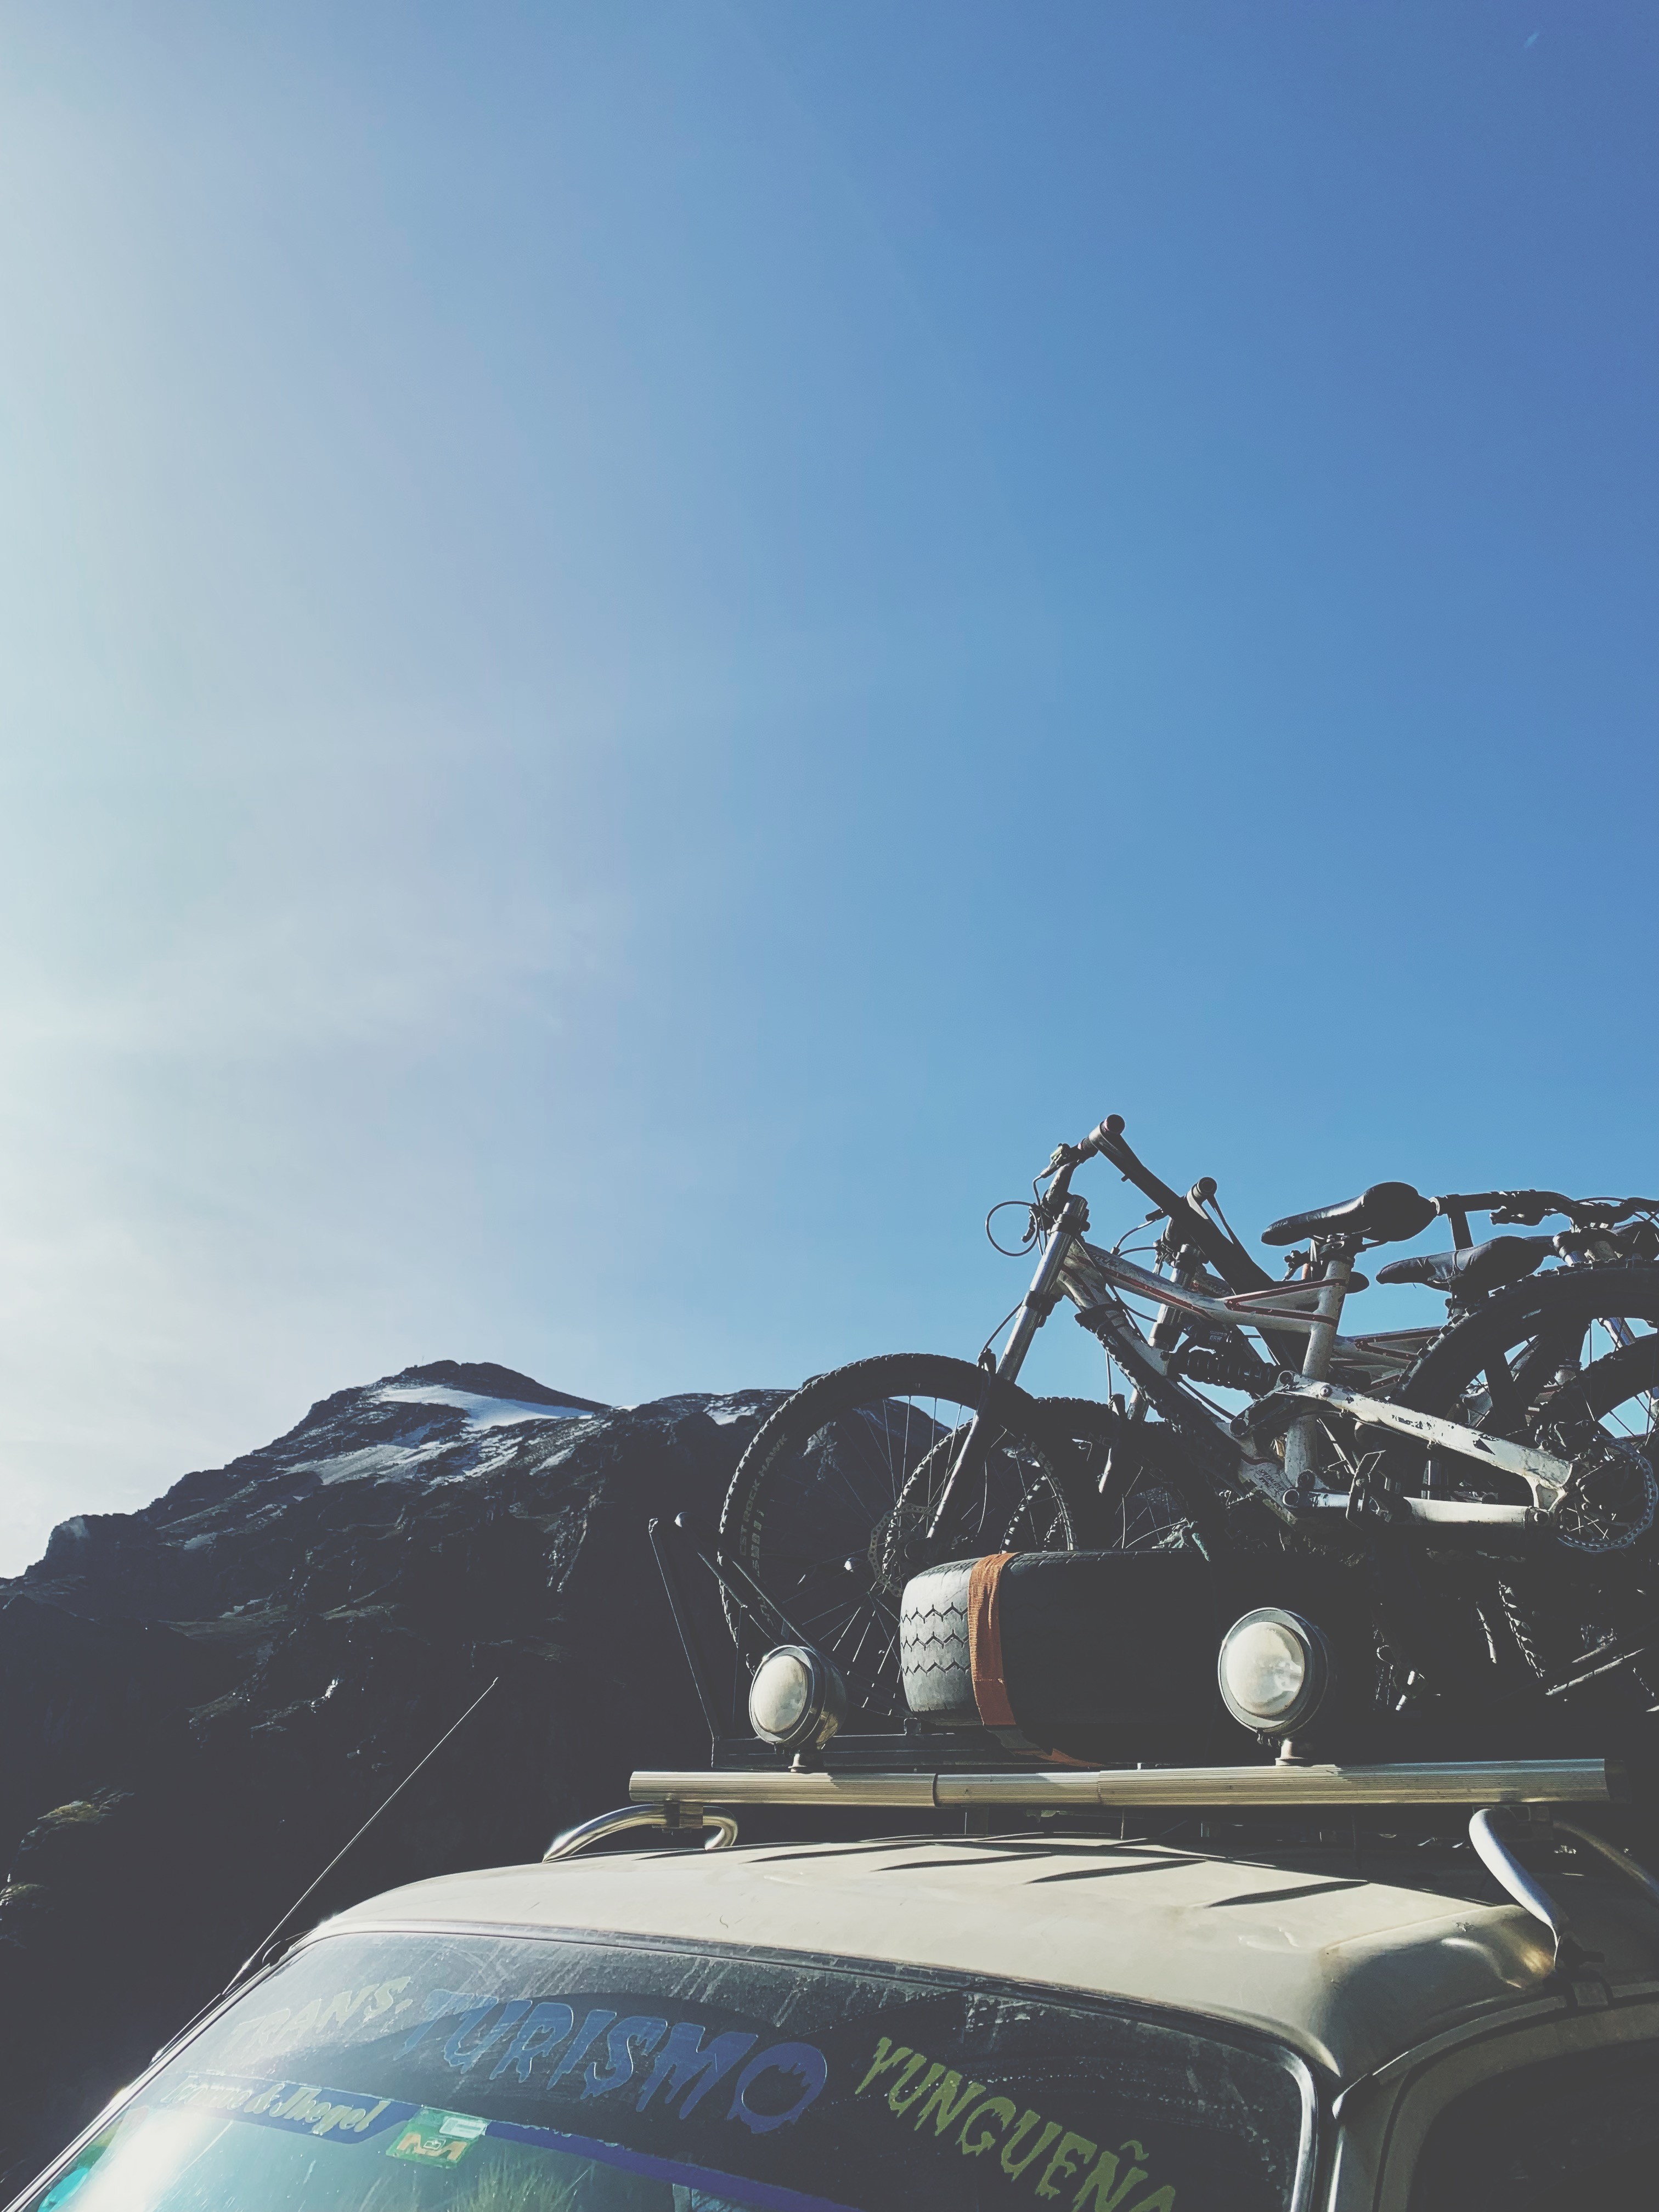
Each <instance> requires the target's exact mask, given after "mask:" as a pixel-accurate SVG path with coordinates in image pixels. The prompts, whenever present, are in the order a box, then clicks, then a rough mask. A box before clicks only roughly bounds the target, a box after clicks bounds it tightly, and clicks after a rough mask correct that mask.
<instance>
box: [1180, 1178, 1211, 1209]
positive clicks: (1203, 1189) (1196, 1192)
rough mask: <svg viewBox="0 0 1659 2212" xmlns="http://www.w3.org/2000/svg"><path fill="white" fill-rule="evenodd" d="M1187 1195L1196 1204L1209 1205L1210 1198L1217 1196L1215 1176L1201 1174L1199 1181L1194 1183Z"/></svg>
mask: <svg viewBox="0 0 1659 2212" xmlns="http://www.w3.org/2000/svg"><path fill="white" fill-rule="evenodd" d="M1187 1195H1188V1198H1190V1199H1191V1200H1192V1202H1193V1204H1194V1206H1207V1205H1208V1204H1209V1202H1210V1200H1212V1198H1213V1197H1214V1196H1215V1177H1214V1176H1200V1177H1199V1179H1198V1181H1197V1182H1195V1183H1194V1185H1193V1187H1192V1188H1191V1189H1190V1190H1189V1191H1188V1194H1187Z"/></svg>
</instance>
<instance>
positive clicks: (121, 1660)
mask: <svg viewBox="0 0 1659 2212" xmlns="http://www.w3.org/2000/svg"><path fill="white" fill-rule="evenodd" d="M781 1395H782V1394H781V1392H776V1391H750V1392H744V1393H739V1394H737V1395H730V1396H725V1397H713V1396H685V1397H678V1398H669V1399H664V1400H660V1401H657V1402H656V1403H654V1404H652V1405H646V1406H638V1407H605V1406H601V1405H599V1404H597V1403H596V1402H594V1401H592V1400H587V1399H583V1398H578V1397H573V1396H571V1395H568V1393H564V1392H561V1391H558V1390H555V1389H549V1388H548V1387H547V1386H546V1385H544V1384H543V1383H538V1382H536V1381H534V1380H532V1378H531V1377H530V1376H525V1375H520V1374H516V1373H514V1372H513V1370H509V1369H506V1368H501V1367H498V1366H495V1365H492V1364H487V1363H459V1362H455V1361H449V1360H442V1361H437V1362H435V1363H432V1364H428V1365H424V1366H420V1367H410V1368H406V1369H404V1370H403V1371H402V1372H401V1373H399V1374H397V1375H392V1376H383V1377H381V1378H380V1380H379V1381H378V1382H375V1383H369V1384H367V1385H365V1386H363V1387H362V1388H360V1389H352V1390H344V1391H340V1392H337V1393H336V1394H335V1395H332V1396H331V1397H328V1398H325V1399H324V1400H322V1401H320V1402H319V1404H317V1405H315V1406H313V1407H312V1409H311V1411H310V1412H309V1413H307V1416H306V1417H305V1419H303V1420H302V1421H301V1422H300V1423H299V1424H298V1425H296V1426H295V1428H294V1429H292V1430H290V1431H289V1432H288V1434H287V1435H286V1436H283V1437H278V1438H277V1439H276V1441H275V1442H274V1443H270V1444H269V1445H266V1446H265V1447H264V1449H261V1450H258V1451H255V1452H250V1453H247V1454H246V1455H243V1456H242V1457H240V1458H239V1459H236V1460H234V1461H232V1462H230V1463H229V1465H228V1466H226V1467H223V1468H212V1469H207V1470H203V1471H199V1472H197V1473H194V1474H186V1475H185V1476H184V1477H183V1478H182V1479H181V1480H179V1482H177V1483H175V1484H174V1485H173V1487H172V1488H171V1489H170V1490H168V1491H167V1492H166V1493H165V1494H164V1495H163V1496H162V1497H161V1498H158V1499H157V1500H156V1501H155V1504H152V1505H149V1506H147V1507H145V1508H144V1509H143V1510H142V1511H139V1512H137V1513H129V1514H99V1515H84V1516H76V1517H75V1518H73V1519H71V1520H69V1521H66V1522H63V1523H62V1524H61V1525H60V1526H59V1527H58V1528H56V1529H54V1530H53V1532H52V1538H51V1541H50V1542H49V1543H48V1545H47V1547H46V1553H45V1555H44V1557H43V1558H42V1559H40V1561H39V1562H38V1563H37V1564H36V1565H33V1566H32V1567H30V1568H28V1569H27V1571H25V1573H24V1574H22V1575H21V1576H20V1577H16V1578H15V1579H13V1580H10V1581H0V1690H3V1695H4V1708H3V1709H4V1712H5V1716H6V1728H5V1741H6V1756H5V1759H3V1761H0V1863H4V1864H8V1865H9V1869H10V1872H9V1880H8V1882H7V1885H6V1887H5V1888H4V1889H3V1891H0V1966H3V1967H4V1969H5V1970H6V1971H7V1972H8V1973H9V1987H10V1988H11V1989H12V1990H14V1991H15V1993H16V1994H15V2002H17V2003H18V2004H19V2005H20V2006H21V2008H23V2009H22V2010H20V2011H19V2012H17V2013H15V2015H14V2016H15V2017H18V2018H21V2017H23V2016H24V2014H25V2012H27V2015H29V2016H30V2017H31V2018H32V2020H33V2023H34V2027H35V2032H34V2033H32V2035H31V2036H30V2038H29V2039H27V2045H26V2047H25V2049H24V2051H23V2055H22V2057H21V2063H18V2064H15V2065H14V2066H13V2067H12V2068H11V2069H10V2070H9V2075H8V2078H7V2079H6V2081H5V2082H4V2084H3V2087H0V2182H3V2183H4V2185H5V2187H4V2191H0V2193H9V2190H10V2189H11V2188H12V2187H15V2185H18V2184H19V2183H21V2181H22V2180H23V2179H26V2178H27V2174H28V2173H29V2172H31V2171H33V2169H34V2167H35V2166H37V2165H38V2164H39V2163H40V2162H41V2160H43V2159H44V2158H45V2157H46V2155H47V2154H50V2152H51V2151H52V2149H54V2148H56V2147H57V2145H58V2143H59V2142H62V2141H63V2140H64V2138H65V2137H66V2136H68V2135H69V2134H70V2133H71V2132H72V2130H74V2129H75V2128H76V2127H77V2126H79V2125H81V2124H82V2123H83V2122H84V2120H85V2119H86V2118H88V2117H89V2116H90V2114H91V2113H92V2112H94V2111H95V2110H96V2109H97V2107H98V2106H99V2105H100V2103H101V2102H102V2101H103V2100H104V2098H105V2097H106V2096H107V2095H108V2093H110V2091H111V2090H112V2088H114V2087H116V2086H118V2083H119V2082H120V2081H122V2080H124V2079H126V2078H128V2077H129V2076H130V2075H131V2073H132V2072H133V2071H134V2070H135V2069H137V2067H138V2066H141V2065H142V2064H143V2063H144V2061H145V2060H146V2059H147V2058H148V2057H149V2053H150V2052H151V2051H153V2050H154V2049H155V2046H156V2045H157V2044H159V2043H160V2042H161V2040H163V2039H164V2038H165V2037H166V2036H167V2034H168V2033H171V2032H172V2031H173V2029H174V2028H175V2027H177V2026H178V2025H179V2022H180V2021H182V2020H183V2019H185V2018H186V2017H188V2016H189V2015H190V2013H191V2011H193V2010H194V2009H195V2008H197V2006H198V2005H200V2004H201V2003H203V2002H205V2001H206V2000H207V1999H208V1998H209V1997H210V1996H212V1994H213V1993H214V1991H215V1990H216V1989H218V1988H219V1987H220V1986H222V1984H223V1982H224V1981H225V1980H226V1978H228V1975H229V1974H230V1973H231V1972H233V1971H234V1967H235V1966H236V1965H237V1964H238V1962H239V1961H240V1960H241V1959H242V1958H244V1957H245V1956H246V1954H248V1952H249V1951H251V1950H252V1948H253V1947H254V1945H255V1944H256V1943H257V1942H258V1941H259V1939H260V1937H261V1936H263V1935H264V1932H265V1931H266V1930H267V1929H269V1928H270V1925H271V1924H272V1923H274V1922H275V1921H276V1920H277V1919H278V1917H280V1916H281V1915H282V1913H283V1911H285V1910H286V1909H287V1907H288V1906H289V1905H291V1904H292V1903H293V1901H294V1899H295V1897H296V1896H297V1895H298V1893H300V1892H301V1890H302V1889H303V1888H304V1887H306V1885H307V1883H308V1882H309V1881H311V1880H312V1879H313V1876H314V1875H316V1873H317V1871H318V1869H319V1868H320V1867H321V1866H323V1865H325V1863H327V1861H328V1860H329V1859H330V1858H331V1857H332V1856H333V1854H334V1852H335V1851H336V1850H338V1849H339V1847H340V1845H341V1844H342V1843H343V1841H344V1840H345V1839H346V1838H347V1837H348V1836H349V1835H350V1834H351V1833H352V1832H353V1831H354V1830H355V1829H356V1827H357V1826H359V1825H360V1824H361V1822H362V1820H365V1819H366V1818H367V1817H368V1814H370V1813H371V1812H372V1811H373V1810H374V1808H375V1806H376V1805H377V1804H379V1803H380V1801H381V1800H382V1799H384V1797H385V1796H386V1793H387V1792H388V1790H391V1788H392V1786H393V1784H395V1783H396V1782H398V1780H400V1779H401V1778H403V1776H404V1775H405V1774H406V1773H407V1772H408V1771H409V1770H410V1768H411V1767H412V1766H413V1765H415V1764H416V1760H417V1759H420V1757H421V1756H422V1753H424V1752H426V1751H427V1750H428V1749H429V1748H430V1747H431V1746H432V1744H433V1743H434V1742H435V1741H436V1740H437V1738H438V1737H439V1736H440V1735H442V1733H443V1732H444V1730H445V1729H447V1727H448V1726H449V1725H450V1723H452V1722H453V1721H454V1720H455V1719H456V1718H457V1717H458V1716H459V1714H460V1713H461V1712H463V1711H465V1708H466V1707H467V1705H469V1704H471V1701H472V1699H474V1698H476V1697H477V1695H478V1694H479V1692H481V1691H483V1689H484V1688H485V1687H486V1686H487V1685H489V1683H490V1682H491V1681H492V1680H495V1681H496V1683H497V1687H496V1688H495V1690H494V1691H493V1692H491V1693H490V1695H489V1698H488V1699H486V1701H485V1703H484V1705H483V1706H482V1707H481V1709H480V1710H479V1711H478V1712H477V1715H476V1716H475V1717H473V1719H472V1720H471V1721H470V1722H469V1723H467V1725H466V1727H465V1729H463V1730H462V1731H461V1733H460V1734H459V1735H458V1736H457V1737H456V1738H455V1740H454V1741H453V1743H452V1744H450V1745H449V1746H447V1747H446V1749H445V1751H444V1752H443V1753H441V1756H440V1757H439V1758H438V1759H435V1760H434V1762H433V1764H432V1765H431V1767H430V1768H428V1770H427V1771H425V1772H424V1773H423V1774H422V1776H421V1777H420V1778H419V1779H418V1780H417V1781H416V1784H414V1785H413V1786H412V1787H411V1788H410V1790H409V1791H408V1792H407V1793H406V1795H405V1796H404V1797H403V1798H401V1799H400V1800H399V1801H398V1808H397V1813H396V1816H395V1818H394V1817H392V1816H390V1815H389V1816H388V1818H387V1819H386V1820H385V1821H384V1822H382V1823H380V1824H379V1825H378V1826H377V1827H376V1828H375V1829H374V1830H373V1831H372V1832H371V1833H370V1835H369V1836H368V1838H365V1840H364V1842H363V1844H362V1845H361V1846H359V1847H358V1849H357V1850H355V1851H354V1852H353V1853H352V1855H351V1857H350V1858H349V1860H348V1861H347V1863H346V1864H345V1865H344V1866H343V1867H342V1868H341V1869H340V1870H339V1873H338V1874H337V1875H336V1876H333V1877H331V1880H330V1881H329V1883H328V1885H327V1886H326V1887H325V1889H324V1890H323V1891H322V1892H320V1893H319V1895H318V1897H317V1898H315V1899H313V1900H312V1903H311V1905H309V1906H308V1907H307V1915H306V1917H307V1920H308V1921H309V1920H312V1919H314V1918H316V1917H320V1916H321V1915H322V1914H324V1913H325V1912H326V1911H331V1910H333V1909H335V1908H337V1906H338V1905H342V1904H343V1903H344V1902H346V1901H347V1900H348V1899H350V1898H353V1897H358V1896H364V1895H368V1894H372V1893H374V1891H376V1890H379V1889H381V1888H384V1887H388V1886H389V1885H391V1884H392V1883H394V1882H398V1881H409V1880H412V1879H415V1878H417V1877H418V1876H421V1875H428V1874H432V1873H437V1872H440V1871H444V1870H447V1869H452V1868H456V1867H463V1866H469V1865H479V1864H484V1863H490V1862H500V1861H503V1860H514V1859H523V1858H526V1857H535V1856H538V1855H539V1852H540V1850H541V1849H542V1848H543V1846H544V1844H545V1843H546V1840H547V1838H549V1836H550V1835H551V1834H553V1833H554V1832H556V1830H557V1829H558V1828H560V1827H562V1826H566V1825H568V1822H570V1821H572V1820H577V1819H580V1818H581V1817H583V1816H584V1815H586V1814H589V1813H592V1812H593V1811H596V1810H599V1809H600V1808H602V1807H603V1806H605V1805H606V1804H613V1803H616V1802H619V1801H620V1799H621V1798H622V1796H623V1795H624V1794H625V1790H626V1781H627V1775H628V1771H629V1769H630V1767H632V1766H634V1765H641V1764H656V1763H662V1764H669V1763H673V1764H681V1763H684V1762H685V1761H687V1760H691V1761H696V1760H699V1759H702V1757H704V1756H706V1752H707V1741H708V1739H707V1735H706V1733H705V1731H704V1729H703V1725H702V1718H701V1715H700V1713H699V1711H698V1709H697V1706H696V1700H695V1698H694V1695H693V1692H692V1690H691V1686H690V1682H689V1681H688V1680H687V1678H686V1674H685V1670H684V1662H683V1660H682V1658H681V1656H680V1652H679V1647H678V1641H677V1638H676V1635H675V1632H674V1629H673V1626H672V1620H671V1615H670V1613H669V1612H668V1609H667V1607H666V1604H665V1601H664V1599H663V1595H662V1592H661V1589H660V1585H659V1581H658V1578H657V1576H656V1572H655V1569H654V1566H653V1561H652V1557H651V1553H650V1549H649V1545H648V1541H647V1522H648V1520H649V1518H650V1516H652V1515H653V1514H658V1515H665V1514H670V1515H671V1514H672V1513H673V1512H675V1511H677V1510H682V1509H689V1510H692V1511H693V1512H696V1513H698V1514H700V1515H701V1516H703V1517H704V1518H705V1519H712V1518H713V1517H714V1514H715V1513H716V1512H717V1511H718V1510H719V1504H720V1498H721V1497H722V1495H723V1494H724V1491H725V1488H726V1484H727V1482H728V1481H729V1480H730V1477H731V1473H732V1468H733V1467H734V1466H735V1465H736V1462H737V1460H738V1456H739V1455H740V1454H741V1452H742V1449H743V1447H744V1444H745V1443H747V1441H748V1439H749V1437H750V1436H751V1435H752V1434H753V1433H754V1430H755V1428H756V1426H757V1425H758V1422H759V1421H760V1420H761V1419H763V1417H764V1414H765V1413H766V1412H767V1411H768V1410H769V1408H770V1407H771V1406H772V1405H773V1404H775V1403H776V1402H777V1401H778V1399H779V1397H780V1396H781Z"/></svg>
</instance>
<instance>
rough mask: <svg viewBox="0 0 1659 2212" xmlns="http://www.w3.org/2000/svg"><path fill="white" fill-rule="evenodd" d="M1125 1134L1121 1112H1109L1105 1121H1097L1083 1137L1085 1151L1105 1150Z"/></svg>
mask: <svg viewBox="0 0 1659 2212" xmlns="http://www.w3.org/2000/svg"><path fill="white" fill-rule="evenodd" d="M1122 1134H1123V1116H1122V1115H1121V1114H1109V1115H1107V1116H1106V1119H1105V1120H1104V1121H1099V1122H1097V1123H1096V1125H1095V1127H1093V1128H1092V1129H1091V1130H1090V1132H1089V1133H1088V1135H1087V1136H1086V1137H1085V1139H1083V1149H1084V1151H1085V1152H1105V1151H1106V1150H1107V1148H1108V1146H1110V1145H1112V1144H1115V1142H1116V1140H1117V1139H1118V1138H1120V1137H1121V1135H1122Z"/></svg>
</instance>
